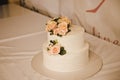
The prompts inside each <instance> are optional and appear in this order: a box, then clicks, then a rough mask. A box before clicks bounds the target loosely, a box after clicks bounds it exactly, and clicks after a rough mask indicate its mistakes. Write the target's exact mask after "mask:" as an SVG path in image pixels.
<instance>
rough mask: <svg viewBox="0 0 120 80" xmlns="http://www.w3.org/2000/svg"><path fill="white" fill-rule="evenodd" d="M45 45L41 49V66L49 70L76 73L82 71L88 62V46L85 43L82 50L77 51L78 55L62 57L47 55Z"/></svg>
mask: <svg viewBox="0 0 120 80" xmlns="http://www.w3.org/2000/svg"><path fill="white" fill-rule="evenodd" d="M45 45H46V44H45ZM45 45H44V47H43V64H44V65H45V67H46V68H48V69H50V70H53V71H58V72H71V71H77V70H80V69H82V68H83V67H84V66H85V65H86V64H87V63H88V61H89V57H88V56H89V54H88V48H89V46H88V44H87V43H86V44H85V46H84V47H83V48H82V49H79V53H67V54H65V55H62V56H61V55H52V54H49V53H48V52H47V50H46V46H45ZM73 51H74V49H73Z"/></svg>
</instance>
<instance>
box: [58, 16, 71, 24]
mask: <svg viewBox="0 0 120 80" xmlns="http://www.w3.org/2000/svg"><path fill="white" fill-rule="evenodd" d="M58 22H59V23H61V22H66V23H67V24H71V21H70V20H69V19H68V18H67V17H61V19H59V20H58Z"/></svg>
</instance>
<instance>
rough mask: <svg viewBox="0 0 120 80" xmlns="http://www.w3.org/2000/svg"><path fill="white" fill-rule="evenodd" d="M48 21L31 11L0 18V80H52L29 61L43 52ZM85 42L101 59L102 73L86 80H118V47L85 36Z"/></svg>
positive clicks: (119, 54) (119, 67)
mask: <svg viewBox="0 0 120 80" xmlns="http://www.w3.org/2000/svg"><path fill="white" fill-rule="evenodd" d="M12 6H14V5H12ZM21 10H26V9H21ZM24 12H26V11H24ZM48 19H49V18H48V17H45V16H43V15H40V14H37V13H34V12H31V11H27V13H26V14H25V15H24V14H22V15H17V16H16V15H15V16H12V17H11V16H10V17H7V18H6V17H5V18H0V80H54V79H51V78H48V77H46V76H44V75H42V74H39V73H37V72H36V71H34V69H33V68H32V66H31V60H32V58H33V57H34V56H35V54H38V53H39V52H41V51H42V44H43V42H44V41H45V40H46V39H47V37H46V33H45V31H44V26H45V22H46V20H48ZM85 39H86V40H87V41H88V42H89V44H90V50H92V51H94V52H95V53H96V54H98V55H99V56H100V57H101V58H102V60H103V67H102V69H101V71H100V72H98V73H97V74H96V75H94V76H92V77H90V78H88V79H86V80H120V47H119V46H116V45H113V44H112V43H109V42H106V41H103V40H101V39H99V38H97V37H94V36H92V35H89V34H87V33H85Z"/></svg>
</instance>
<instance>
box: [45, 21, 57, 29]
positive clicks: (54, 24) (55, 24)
mask: <svg viewBox="0 0 120 80" xmlns="http://www.w3.org/2000/svg"><path fill="white" fill-rule="evenodd" d="M56 26H57V23H56V22H55V21H49V22H48V23H47V25H46V31H50V30H52V29H54V28H55V27H56Z"/></svg>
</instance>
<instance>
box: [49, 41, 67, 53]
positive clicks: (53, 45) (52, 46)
mask: <svg viewBox="0 0 120 80" xmlns="http://www.w3.org/2000/svg"><path fill="white" fill-rule="evenodd" d="M47 51H48V53H50V54H53V55H57V54H59V55H64V54H66V50H65V49H64V47H63V46H61V45H60V44H59V43H58V41H57V40H50V43H49V45H48V47H47Z"/></svg>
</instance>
